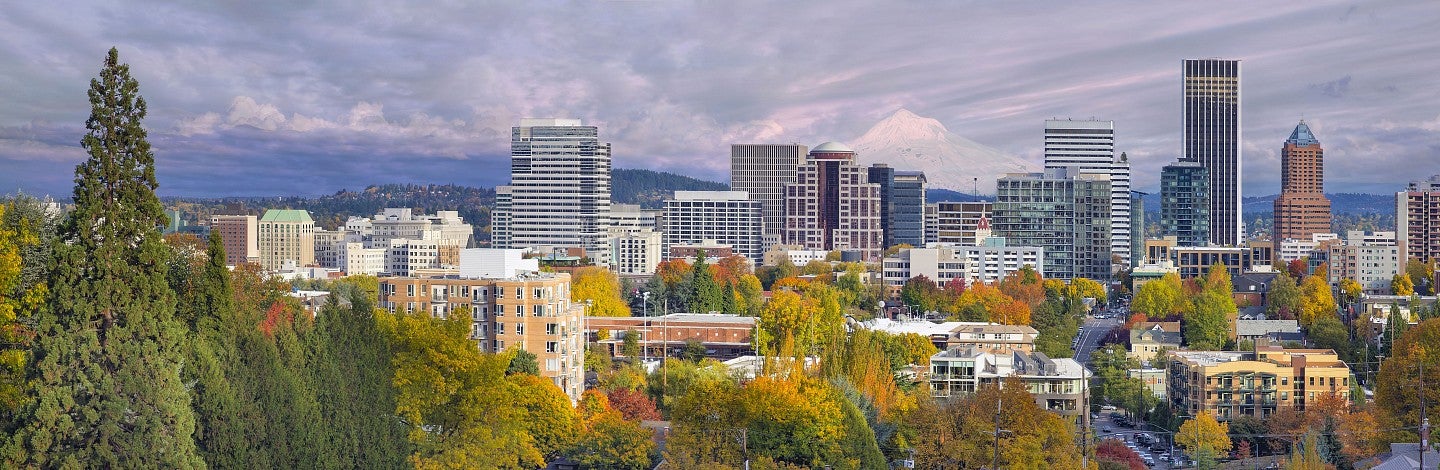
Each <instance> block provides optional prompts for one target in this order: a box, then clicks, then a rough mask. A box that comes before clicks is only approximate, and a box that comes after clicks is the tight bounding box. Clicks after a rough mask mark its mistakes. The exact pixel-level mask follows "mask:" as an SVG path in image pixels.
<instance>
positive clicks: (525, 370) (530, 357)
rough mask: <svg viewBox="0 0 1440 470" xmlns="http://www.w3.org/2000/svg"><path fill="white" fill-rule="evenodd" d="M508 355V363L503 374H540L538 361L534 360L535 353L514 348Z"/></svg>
mask: <svg viewBox="0 0 1440 470" xmlns="http://www.w3.org/2000/svg"><path fill="white" fill-rule="evenodd" d="M512 354H513V356H511V357H510V365H509V366H507V367H506V368H505V375H515V374H530V375H537V376H538V375H540V363H539V362H537V361H536V358H535V353H532V352H530V351H526V350H524V349H516V350H515V351H514V352H513V353H512Z"/></svg>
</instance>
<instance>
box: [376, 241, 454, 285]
mask: <svg viewBox="0 0 1440 470" xmlns="http://www.w3.org/2000/svg"><path fill="white" fill-rule="evenodd" d="M388 243H389V246H388V247H386V248H385V272H386V273H387V274H389V275H391V276H401V277H405V276H414V275H416V274H415V272H416V271H419V270H423V269H433V268H440V267H444V266H443V265H441V263H440V251H441V249H442V248H444V246H443V245H442V244H441V243H440V241H439V240H411V239H408V238H395V239H391V240H390V241H389V242H388ZM457 254H458V253H457Z"/></svg>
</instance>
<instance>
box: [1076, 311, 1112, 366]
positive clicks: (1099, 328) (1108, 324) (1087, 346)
mask: <svg viewBox="0 0 1440 470" xmlns="http://www.w3.org/2000/svg"><path fill="white" fill-rule="evenodd" d="M1120 323H1121V321H1120V319H1119V318H1106V319H1096V318H1095V317H1093V316H1086V317H1085V323H1084V325H1083V326H1084V330H1082V331H1081V332H1080V343H1079V344H1078V345H1076V346H1075V361H1076V362H1079V363H1081V364H1087V365H1088V364H1089V363H1090V353H1092V352H1095V350H1096V349H1099V347H1100V339H1102V338H1104V337H1105V335H1106V334H1108V333H1110V329H1111V328H1114V327H1115V325H1119V324H1120Z"/></svg>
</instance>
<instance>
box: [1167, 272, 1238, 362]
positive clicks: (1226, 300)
mask: <svg viewBox="0 0 1440 470" xmlns="http://www.w3.org/2000/svg"><path fill="white" fill-rule="evenodd" d="M1231 289H1232V287H1231V284H1230V272H1229V270H1227V269H1226V268H1225V266H1223V265H1219V264H1216V265H1214V266H1211V267H1210V272H1209V273H1208V274H1207V275H1206V279H1205V284H1204V286H1203V287H1202V288H1201V291H1200V295H1198V296H1196V297H1195V307H1194V309H1193V310H1191V311H1190V312H1189V313H1187V314H1185V315H1184V316H1183V317H1181V320H1182V323H1181V325H1180V326H1181V328H1182V330H1183V333H1184V334H1185V342H1186V344H1189V345H1190V348H1191V349H1198V350H1207V349H1209V350H1214V349H1220V348H1221V347H1222V346H1224V345H1225V342H1226V340H1228V339H1229V332H1230V321H1231V320H1232V319H1233V318H1234V317H1235V315H1236V313H1237V311H1238V309H1237V308H1236V307H1235V299H1234V297H1232V296H1231Z"/></svg>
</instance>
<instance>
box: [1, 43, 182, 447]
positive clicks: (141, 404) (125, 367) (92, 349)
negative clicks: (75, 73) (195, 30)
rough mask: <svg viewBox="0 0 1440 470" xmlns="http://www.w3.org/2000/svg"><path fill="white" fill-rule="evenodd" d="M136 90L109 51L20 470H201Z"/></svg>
mask: <svg viewBox="0 0 1440 470" xmlns="http://www.w3.org/2000/svg"><path fill="white" fill-rule="evenodd" d="M139 87H140V85H139V83H138V82H137V81H135V79H134V78H132V77H131V76H130V68H129V66H128V65H125V64H121V63H120V60H119V54H118V52H117V51H116V50H115V49H113V48H112V49H110V53H109V55H108V56H107V57H106V59H105V66H104V68H103V69H102V70H101V71H100V76H99V77H98V78H95V79H92V80H91V81H90V91H89V96H90V105H91V112H90V118H89V119H88V120H86V122H85V128H86V130H87V133H86V135H85V136H84V138H82V139H81V146H82V147H83V148H84V149H85V150H86V151H87V152H88V153H89V155H90V157H89V159H87V160H86V161H85V162H84V163H81V164H80V165H79V166H77V167H76V169H75V193H74V202H75V207H74V210H73V211H72V212H71V213H70V214H69V215H68V216H67V218H66V220H65V222H64V223H63V224H62V225H61V227H60V230H59V233H58V237H57V240H56V241H55V243H54V254H53V255H52V256H51V262H50V268H51V271H50V275H49V278H48V282H47V284H48V285H49V290H50V297H49V298H48V300H47V302H46V305H45V307H44V309H43V311H42V312H41V313H40V314H39V315H38V316H39V321H40V323H39V336H38V338H37V339H36V341H35V345H34V349H33V361H32V362H31V364H30V365H29V366H28V375H29V376H30V377H31V378H32V379H33V380H34V384H35V387H34V391H33V392H32V393H33V396H32V398H33V400H31V401H30V403H29V404H27V405H26V406H25V408H24V409H23V410H22V412H21V419H20V422H21V423H23V424H22V425H21V426H20V429H19V430H18V431H17V432H16V434H15V435H13V436H12V437H11V439H10V442H9V443H8V444H7V450H9V451H10V452H8V453H7V460H8V462H7V463H9V464H11V465H12V466H23V467H65V468H80V467H97V468H203V467H204V466H205V464H204V462H203V461H201V459H200V456H199V453H198V452H197V449H196V446H195V440H194V437H193V433H194V430H195V416H194V413H193V412H192V411H191V408H190V397H189V396H188V395H187V393H186V390H185V387H184V385H183V384H182V383H181V379H180V368H181V362H182V357H183V355H184V352H183V350H182V342H183V340H184V337H185V329H184V326H183V325H181V323H180V322H178V321H176V319H175V318H174V311H175V294H174V292H172V291H171V289H170V286H169V285H168V284H167V283H166V265H165V257H166V256H165V253H166V249H165V246H164V244H163V242H162V240H161V238H160V232H159V230H158V227H160V226H161V225H164V224H165V214H164V210H163V208H162V206H161V205H160V200H159V199H158V198H156V197H155V188H156V186H157V184H156V181H155V157H154V154H153V153H151V150H150V144H149V143H148V142H147V141H146V134H145V129H144V128H143V127H141V120H142V119H144V118H145V109H146V108H145V100H144V99H143V98H141V97H140V96H139Z"/></svg>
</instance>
